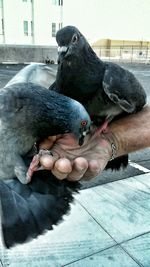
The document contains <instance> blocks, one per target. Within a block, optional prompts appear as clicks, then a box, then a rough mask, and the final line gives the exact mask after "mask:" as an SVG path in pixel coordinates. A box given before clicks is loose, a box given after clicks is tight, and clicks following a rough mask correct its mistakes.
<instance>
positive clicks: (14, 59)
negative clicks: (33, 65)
mask: <svg viewBox="0 0 150 267" xmlns="http://www.w3.org/2000/svg"><path fill="white" fill-rule="evenodd" d="M47 58H49V59H50V60H53V62H54V63H57V47H56V46H37V45H6V44H5V45H2V44H1V45H0V64H1V63H4V62H5V63H6V62H8V63H30V62H42V63H45V62H46V59H47Z"/></svg>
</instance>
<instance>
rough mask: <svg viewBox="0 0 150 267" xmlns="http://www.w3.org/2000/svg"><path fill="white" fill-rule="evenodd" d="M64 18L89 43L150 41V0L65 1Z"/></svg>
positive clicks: (65, 22) (66, 23)
mask: <svg viewBox="0 0 150 267" xmlns="http://www.w3.org/2000/svg"><path fill="white" fill-rule="evenodd" d="M63 18H64V26H65V25H74V26H77V27H78V28H79V29H80V31H81V32H82V33H83V34H84V35H85V36H86V38H87V39H88V40H89V41H94V40H97V39H102V38H112V39H125V40H128V39H132V40H139V39H140V40H146V41H150V0H64V10H63Z"/></svg>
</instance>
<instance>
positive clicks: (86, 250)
mask: <svg viewBox="0 0 150 267" xmlns="http://www.w3.org/2000/svg"><path fill="white" fill-rule="evenodd" d="M114 244H115V242H114V241H113V240H112V239H111V238H110V236H109V235H108V234H107V233H106V232H105V231H104V230H103V229H102V228H101V227H100V226H99V225H98V224H97V223H96V222H95V220H94V219H93V218H92V217H91V216H89V214H88V213H87V212H86V211H85V210H84V209H83V208H82V207H81V206H80V205H79V204H77V203H76V205H73V206H72V210H71V214H70V215H69V216H67V217H66V220H65V221H64V222H63V223H62V224H60V225H59V227H56V229H55V230H54V231H51V232H48V233H47V234H45V235H44V236H41V237H40V238H38V239H37V240H34V241H32V242H30V243H27V244H25V245H22V246H16V247H14V248H12V249H10V250H6V249H3V250H1V254H2V255H1V258H2V262H3V264H4V266H10V267H26V266H27V267H29V266H32V267H35V266H36V267H37V266H38V267H39V266H40V267H46V266H49V267H52V266H56V267H58V266H61V265H63V264H67V263H69V262H72V261H75V260H77V259H80V258H82V257H85V256H88V255H90V254H91V253H96V252H98V251H101V250H103V249H105V248H107V247H110V246H113V245H114Z"/></svg>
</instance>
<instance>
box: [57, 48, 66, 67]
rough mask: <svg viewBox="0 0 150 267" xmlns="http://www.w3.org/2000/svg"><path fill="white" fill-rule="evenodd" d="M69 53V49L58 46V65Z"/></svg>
mask: <svg viewBox="0 0 150 267" xmlns="http://www.w3.org/2000/svg"><path fill="white" fill-rule="evenodd" d="M67 51H68V47H67V46H58V60H57V62H58V64H59V63H61V62H62V60H63V58H64V56H65V54H66V53H67Z"/></svg>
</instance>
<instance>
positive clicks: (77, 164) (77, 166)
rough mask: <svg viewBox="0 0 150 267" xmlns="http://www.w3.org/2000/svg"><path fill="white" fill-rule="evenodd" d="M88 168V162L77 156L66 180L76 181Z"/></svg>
mask: <svg viewBox="0 0 150 267" xmlns="http://www.w3.org/2000/svg"><path fill="white" fill-rule="evenodd" d="M87 168H88V162H87V160H86V159H85V158H82V157H78V158H76V159H75V160H74V162H73V167H72V169H73V170H72V172H71V173H70V174H69V175H68V177H67V180H69V181H78V180H80V179H81V178H82V177H83V175H84V174H85V172H86V170H87Z"/></svg>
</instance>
